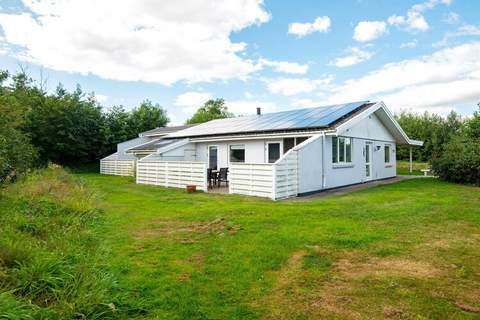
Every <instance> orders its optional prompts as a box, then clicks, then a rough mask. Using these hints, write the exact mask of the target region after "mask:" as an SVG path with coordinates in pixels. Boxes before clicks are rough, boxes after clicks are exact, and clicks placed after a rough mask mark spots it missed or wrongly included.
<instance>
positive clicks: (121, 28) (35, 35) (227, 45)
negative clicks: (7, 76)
mask: <svg viewBox="0 0 480 320" xmlns="http://www.w3.org/2000/svg"><path fill="white" fill-rule="evenodd" d="M23 3H24V5H25V6H26V8H27V10H28V12H24V13H20V14H13V13H2V14H0V26H1V27H2V28H3V30H4V33H5V39H6V41H7V42H8V43H9V44H10V45H12V46H19V47H21V48H23V49H22V50H21V52H18V53H17V58H20V59H23V60H28V61H31V62H34V63H38V64H40V65H42V66H44V67H47V68H51V69H54V70H61V71H68V72H78V73H81V74H94V75H97V76H100V77H102V78H106V79H114V80H129V81H139V80H140V81H147V82H156V83H161V84H165V85H170V84H172V83H175V82H177V81H187V82H198V81H213V80H216V79H230V78H244V77H246V76H247V75H248V74H249V73H251V72H254V71H256V70H257V69H258V66H257V65H256V64H255V63H254V62H253V61H251V60H249V59H246V58H243V57H242V56H241V55H240V53H243V52H244V50H245V48H246V44H245V43H243V42H232V41H231V39H230V35H231V33H232V32H236V31H240V30H242V29H244V28H247V27H249V26H251V25H255V24H261V23H264V22H266V21H268V20H269V19H270V15H269V13H268V12H266V11H265V9H264V7H263V2H262V1H261V0H243V1H220V0H185V1H180V2H179V1H151V0H124V1H116V0H102V1H96V0H23ZM29 12H31V13H29Z"/></svg>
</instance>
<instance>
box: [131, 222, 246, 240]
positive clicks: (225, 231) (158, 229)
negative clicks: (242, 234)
mask: <svg viewBox="0 0 480 320" xmlns="http://www.w3.org/2000/svg"><path fill="white" fill-rule="evenodd" d="M241 229H242V228H241V226H240V225H237V224H233V223H230V222H227V221H226V220H225V219H224V218H217V219H214V220H211V221H198V222H184V221H178V220H174V221H172V220H161V221H154V222H152V223H150V225H149V227H148V228H142V230H136V231H134V232H133V236H134V238H135V239H136V240H144V239H151V238H158V237H162V238H167V239H171V240H174V241H177V242H180V243H186V244H188V243H194V242H197V241H200V240H202V239H204V238H207V237H209V236H212V235H213V236H220V237H222V236H227V235H233V234H235V233H237V232H238V231H239V230H241Z"/></svg>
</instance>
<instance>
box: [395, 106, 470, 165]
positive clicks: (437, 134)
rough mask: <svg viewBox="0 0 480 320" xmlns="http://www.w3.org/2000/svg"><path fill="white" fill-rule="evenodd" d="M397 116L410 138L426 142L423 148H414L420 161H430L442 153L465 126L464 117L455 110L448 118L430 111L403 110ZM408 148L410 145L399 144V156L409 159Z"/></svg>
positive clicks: (415, 154) (415, 155) (415, 156)
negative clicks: (412, 111) (418, 113)
mask: <svg viewBox="0 0 480 320" xmlns="http://www.w3.org/2000/svg"><path fill="white" fill-rule="evenodd" d="M395 118H396V119H397V121H398V122H399V124H400V126H401V127H402V128H403V129H404V130H405V132H406V133H407V135H408V136H409V137H410V138H412V139H415V140H422V141H423V142H424V145H423V147H422V148H415V149H414V158H415V159H417V160H420V161H429V160H431V159H432V158H433V157H435V156H438V155H440V154H441V153H442V152H443V150H444V147H445V145H446V143H448V141H450V139H451V138H452V137H454V136H456V135H458V134H459V133H460V132H461V131H462V129H463V126H464V121H463V119H462V118H461V117H460V115H458V114H457V113H455V112H454V111H452V112H451V113H450V114H449V115H448V116H447V117H446V118H442V117H441V116H439V115H436V114H431V113H428V112H425V113H424V114H423V115H417V114H415V113H409V112H401V113H400V114H398V115H396V116H395ZM408 149H409V148H408V147H405V146H401V145H399V146H398V147H397V157H398V158H399V159H408V154H409V150H408Z"/></svg>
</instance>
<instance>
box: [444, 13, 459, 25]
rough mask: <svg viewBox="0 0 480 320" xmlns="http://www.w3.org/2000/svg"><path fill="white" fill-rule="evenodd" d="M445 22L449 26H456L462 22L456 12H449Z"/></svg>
mask: <svg viewBox="0 0 480 320" xmlns="http://www.w3.org/2000/svg"><path fill="white" fill-rule="evenodd" d="M443 21H445V22H446V23H448V24H456V23H458V21H460V15H459V14H458V13H456V12H449V13H447V14H446V15H445V16H444V18H443Z"/></svg>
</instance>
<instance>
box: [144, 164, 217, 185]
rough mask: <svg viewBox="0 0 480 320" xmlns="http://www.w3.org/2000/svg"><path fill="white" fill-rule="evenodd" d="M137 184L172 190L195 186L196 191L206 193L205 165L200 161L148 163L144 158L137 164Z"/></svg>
mask: <svg viewBox="0 0 480 320" xmlns="http://www.w3.org/2000/svg"><path fill="white" fill-rule="evenodd" d="M137 183H140V184H151V185H157V186H163V187H174V188H185V187H186V186H187V185H195V186H197V190H203V191H207V189H208V185H207V163H206V162H200V161H158V160H155V161H153V160H151V161H149V160H148V159H146V158H145V159H144V160H140V161H138V162H137Z"/></svg>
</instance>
